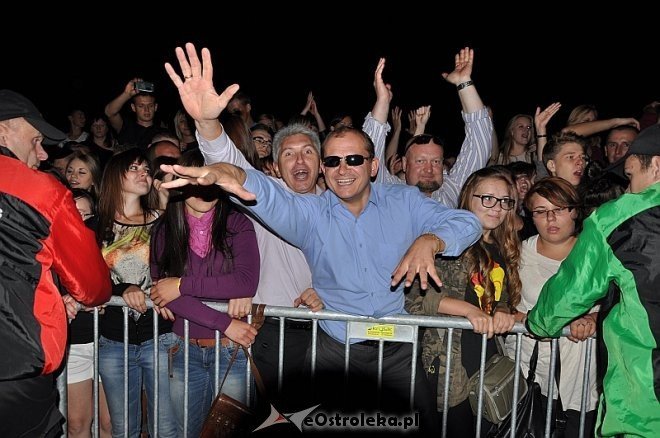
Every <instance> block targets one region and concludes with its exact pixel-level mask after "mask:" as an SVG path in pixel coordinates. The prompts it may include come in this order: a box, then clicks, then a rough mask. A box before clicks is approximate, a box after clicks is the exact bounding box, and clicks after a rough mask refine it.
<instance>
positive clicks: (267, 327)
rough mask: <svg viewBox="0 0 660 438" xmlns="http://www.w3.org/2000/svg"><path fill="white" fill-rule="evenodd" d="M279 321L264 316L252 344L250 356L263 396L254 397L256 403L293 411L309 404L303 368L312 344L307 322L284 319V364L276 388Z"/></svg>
mask: <svg viewBox="0 0 660 438" xmlns="http://www.w3.org/2000/svg"><path fill="white" fill-rule="evenodd" d="M279 340H280V332H279V321H278V320H277V319H274V318H267V319H266V321H265V323H264V325H263V326H262V327H261V329H259V334H257V338H256V340H255V342H254V344H253V345H252V356H253V357H254V361H255V363H256V364H257V368H259V373H260V374H261V377H262V378H263V380H264V385H265V386H266V391H267V392H268V394H267V396H266V397H264V396H263V395H261V396H258V397H257V398H258V400H259V405H264V404H265V405H266V406H265V407H264V408H268V409H269V406H268V403H270V402H273V404H275V405H276V406H277V408H279V409H283V410H288V411H293V410H296V409H304V408H306V407H309V406H308V405H306V402H307V400H306V397H305V396H304V394H305V393H306V392H307V389H308V388H309V380H308V379H309V372H308V371H307V370H306V369H305V360H304V359H305V355H306V354H307V349H308V347H309V346H310V345H311V343H312V328H311V321H310V322H309V323H301V322H296V321H290V322H289V321H287V325H286V326H285V328H284V367H283V380H282V392H281V393H278V391H277V367H278V360H279Z"/></svg>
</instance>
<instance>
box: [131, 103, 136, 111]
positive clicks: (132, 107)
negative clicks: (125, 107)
mask: <svg viewBox="0 0 660 438" xmlns="http://www.w3.org/2000/svg"><path fill="white" fill-rule="evenodd" d="M131 110H132V111H133V112H134V113H135V112H137V111H135V104H134V103H132V104H131Z"/></svg>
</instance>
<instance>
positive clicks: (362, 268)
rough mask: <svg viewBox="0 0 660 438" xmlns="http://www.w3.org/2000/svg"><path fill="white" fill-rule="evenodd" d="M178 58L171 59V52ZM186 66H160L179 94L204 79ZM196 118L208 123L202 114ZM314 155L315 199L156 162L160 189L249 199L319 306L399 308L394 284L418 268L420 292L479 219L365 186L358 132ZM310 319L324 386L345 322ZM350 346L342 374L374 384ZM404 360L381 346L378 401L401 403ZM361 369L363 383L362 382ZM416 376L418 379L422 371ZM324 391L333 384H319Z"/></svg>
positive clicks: (371, 356) (406, 351)
mask: <svg viewBox="0 0 660 438" xmlns="http://www.w3.org/2000/svg"><path fill="white" fill-rule="evenodd" d="M187 49H188V54H189V56H190V54H191V52H192V53H194V47H192V45H190V47H188V46H187ZM202 54H203V55H204V52H202ZM181 55H183V53H181ZM178 58H179V62H180V63H181V61H182V59H181V56H178ZM195 58H196V55H195ZM203 59H204V56H203ZM204 60H205V61H206V59H204ZM193 65H194V67H195V68H192V67H191V66H187V65H185V64H182V67H183V70H184V79H185V82H184V80H182V78H180V77H179V76H178V75H177V74H176V73H175V72H174V70H173V69H172V68H171V66H168V67H169V68H168V73H169V74H170V77H171V78H172V80H173V82H174V84H175V85H176V86H177V88H179V89H180V90H179V92H180V93H181V94H182V95H184V94H185V92H186V87H190V88H191V89H192V88H194V87H195V86H199V85H200V83H201V81H204V80H206V81H208V80H209V79H208V75H207V76H206V77H205V76H204V75H205V73H206V72H205V71H204V69H203V68H200V66H199V62H198V61H197V62H196V63H195V64H193ZM202 67H203V66H202ZM182 88H183V89H182ZM237 89H238V87H237V86H236V85H232V86H231V87H229V88H228V89H227V90H225V92H223V93H222V94H221V95H218V94H217V93H215V90H213V93H207V95H206V96H205V99H204V101H203V102H202V104H203V106H205V107H207V108H208V111H202V112H201V113H202V114H214V112H213V111H212V109H213V108H215V109H216V112H217V108H218V107H220V108H224V107H226V105H227V102H228V100H229V98H231V96H232V95H233V93H235V92H236V90H237ZM204 123H217V120H215V122H214V121H213V120H211V119H210V118H209V120H208V121H204ZM322 156H323V159H322V165H321V169H322V170H323V173H324V175H325V180H326V184H327V186H328V188H329V190H327V191H326V192H325V193H323V194H321V195H304V196H303V195H297V194H294V193H291V192H290V191H288V190H286V189H284V188H283V187H282V186H281V185H279V184H277V183H275V182H273V181H272V180H271V179H270V178H268V177H266V176H265V175H264V174H262V173H261V172H259V171H256V170H243V169H240V168H238V167H236V166H233V165H231V164H227V163H217V164H214V165H212V166H206V167H202V168H187V167H181V166H174V167H169V166H163V170H165V171H168V172H171V173H174V174H176V175H179V176H186V177H187V178H180V179H177V180H174V181H172V182H171V183H166V184H165V185H164V186H163V187H167V188H173V187H179V186H182V185H185V184H188V183H198V184H206V185H209V184H218V185H219V186H221V187H222V188H223V189H225V190H226V191H228V192H231V193H234V194H235V195H237V196H238V197H240V198H242V199H244V200H256V201H257V202H256V203H254V205H251V206H249V207H248V208H249V209H250V210H251V211H252V212H253V213H255V214H256V215H257V216H258V217H259V218H260V219H261V220H262V221H263V222H264V223H265V224H266V225H268V226H269V227H270V228H271V229H272V230H274V231H275V232H276V233H277V234H278V235H280V236H281V237H282V238H283V239H285V240H286V241H288V242H289V243H291V244H292V245H295V246H297V247H298V248H300V249H301V250H302V251H303V253H304V254H305V257H306V258H307V261H308V263H309V266H310V268H311V270H312V278H313V282H314V287H315V289H316V290H317V291H318V294H319V296H320V297H321V298H322V300H323V302H324V303H325V305H326V308H327V309H328V310H335V311H338V312H345V313H350V314H357V315H367V316H374V317H382V316H388V315H395V314H402V313H405V312H404V310H403V303H404V297H403V293H402V292H403V286H404V284H405V285H406V286H409V285H410V284H412V281H413V280H414V278H415V276H416V275H418V274H419V276H420V282H421V286H422V288H423V289H426V287H427V282H428V276H431V278H433V279H434V281H435V282H436V283H438V284H440V283H441V279H440V278H438V274H437V272H436V270H435V263H434V259H435V255H436V254H438V253H443V254H444V255H447V256H458V255H459V254H461V253H462V252H463V250H465V249H466V248H467V247H468V246H470V245H471V244H473V243H474V242H475V241H476V240H477V239H478V238H479V236H480V235H481V225H480V223H479V220H478V219H477V217H476V216H474V215H473V214H472V213H470V212H468V211H464V210H454V209H450V208H447V207H445V206H443V205H441V204H439V203H438V202H436V201H434V200H432V199H430V198H428V197H426V196H424V195H423V194H421V193H420V192H419V190H418V189H417V188H415V187H408V186H395V185H382V184H372V183H371V178H372V177H373V176H375V175H376V173H377V171H378V159H377V158H375V157H374V145H373V143H372V141H371V139H370V138H369V136H367V135H366V134H365V133H364V132H362V131H360V130H358V129H353V128H340V129H338V130H335V131H333V132H332V133H330V135H329V136H328V137H327V139H326V140H325V142H324V144H323V150H322ZM404 278H405V281H404V282H403V283H404V284H400V283H402V280H403V279H404ZM320 325H321V328H322V330H321V332H320V333H319V339H318V345H317V362H316V364H317V368H316V369H317V382H323V383H324V384H326V383H328V382H333V381H334V379H332V378H328V379H325V378H324V376H325V375H326V374H328V375H332V376H333V377H334V376H336V375H337V374H338V375H340V376H341V374H342V373H343V368H344V342H345V340H346V324H345V323H344V322H339V321H322V322H321V323H320ZM351 342H352V343H354V346H353V348H352V350H351V359H352V360H351V362H352V364H351V374H353V371H355V372H356V373H357V374H359V375H360V379H359V380H360V381H363V380H369V379H371V380H375V377H376V370H377V367H376V364H377V360H378V348H377V346H374V345H373V344H372V343H370V342H369V341H366V342H364V341H361V340H360V339H351ZM374 347H375V348H374ZM353 359H354V360H353ZM411 360H412V346H411V345H410V344H398V343H393V344H390V343H388V344H386V347H385V351H384V361H383V376H382V378H383V388H385V391H386V392H384V396H385V397H384V400H386V401H388V402H392V401H394V402H393V403H390V404H391V405H398V406H406V405H407V403H408V394H409V382H410V368H411ZM354 367H355V368H354ZM363 374H364V375H365V376H366V377H367V379H362V375H363ZM417 375H418V377H420V376H421V378H423V373H420V372H418V373H417ZM351 377H352V376H351ZM351 382H352V381H351ZM328 388H333V386H332V385H330V384H328ZM374 389H375V387H374ZM334 392H335V393H336V392H337V391H336V387H334ZM420 392H421V389H420V391H418V394H419V393H420ZM353 393H356V394H357V392H355V391H352V395H353ZM374 394H375V390H373V389H372V390H371V391H368V392H365V393H364V395H368V396H369V397H371V399H374V398H375V397H374ZM362 406H363V405H361V407H362Z"/></svg>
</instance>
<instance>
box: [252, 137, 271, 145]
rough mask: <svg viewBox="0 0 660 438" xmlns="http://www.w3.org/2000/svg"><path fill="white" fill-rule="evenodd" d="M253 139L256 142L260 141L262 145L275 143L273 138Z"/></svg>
mask: <svg viewBox="0 0 660 438" xmlns="http://www.w3.org/2000/svg"><path fill="white" fill-rule="evenodd" d="M252 141H255V142H257V143H259V144H260V145H263V146H272V145H273V141H272V140H267V139H265V138H263V137H252Z"/></svg>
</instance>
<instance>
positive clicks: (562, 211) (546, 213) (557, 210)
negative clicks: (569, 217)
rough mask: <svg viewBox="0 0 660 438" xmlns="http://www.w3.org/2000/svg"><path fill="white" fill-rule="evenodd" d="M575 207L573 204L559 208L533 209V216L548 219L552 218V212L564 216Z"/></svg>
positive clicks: (554, 214)
mask: <svg viewBox="0 0 660 438" xmlns="http://www.w3.org/2000/svg"><path fill="white" fill-rule="evenodd" d="M574 208H575V207H573V206H568V207H557V208H551V209H549V210H546V209H542V210H532V216H533V217H535V218H541V217H544V216H545V218H546V220H547V219H550V213H552V215H553V216H555V217H557V216H563V215H565V214H566V213H570V212H571V211H573V209H574Z"/></svg>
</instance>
